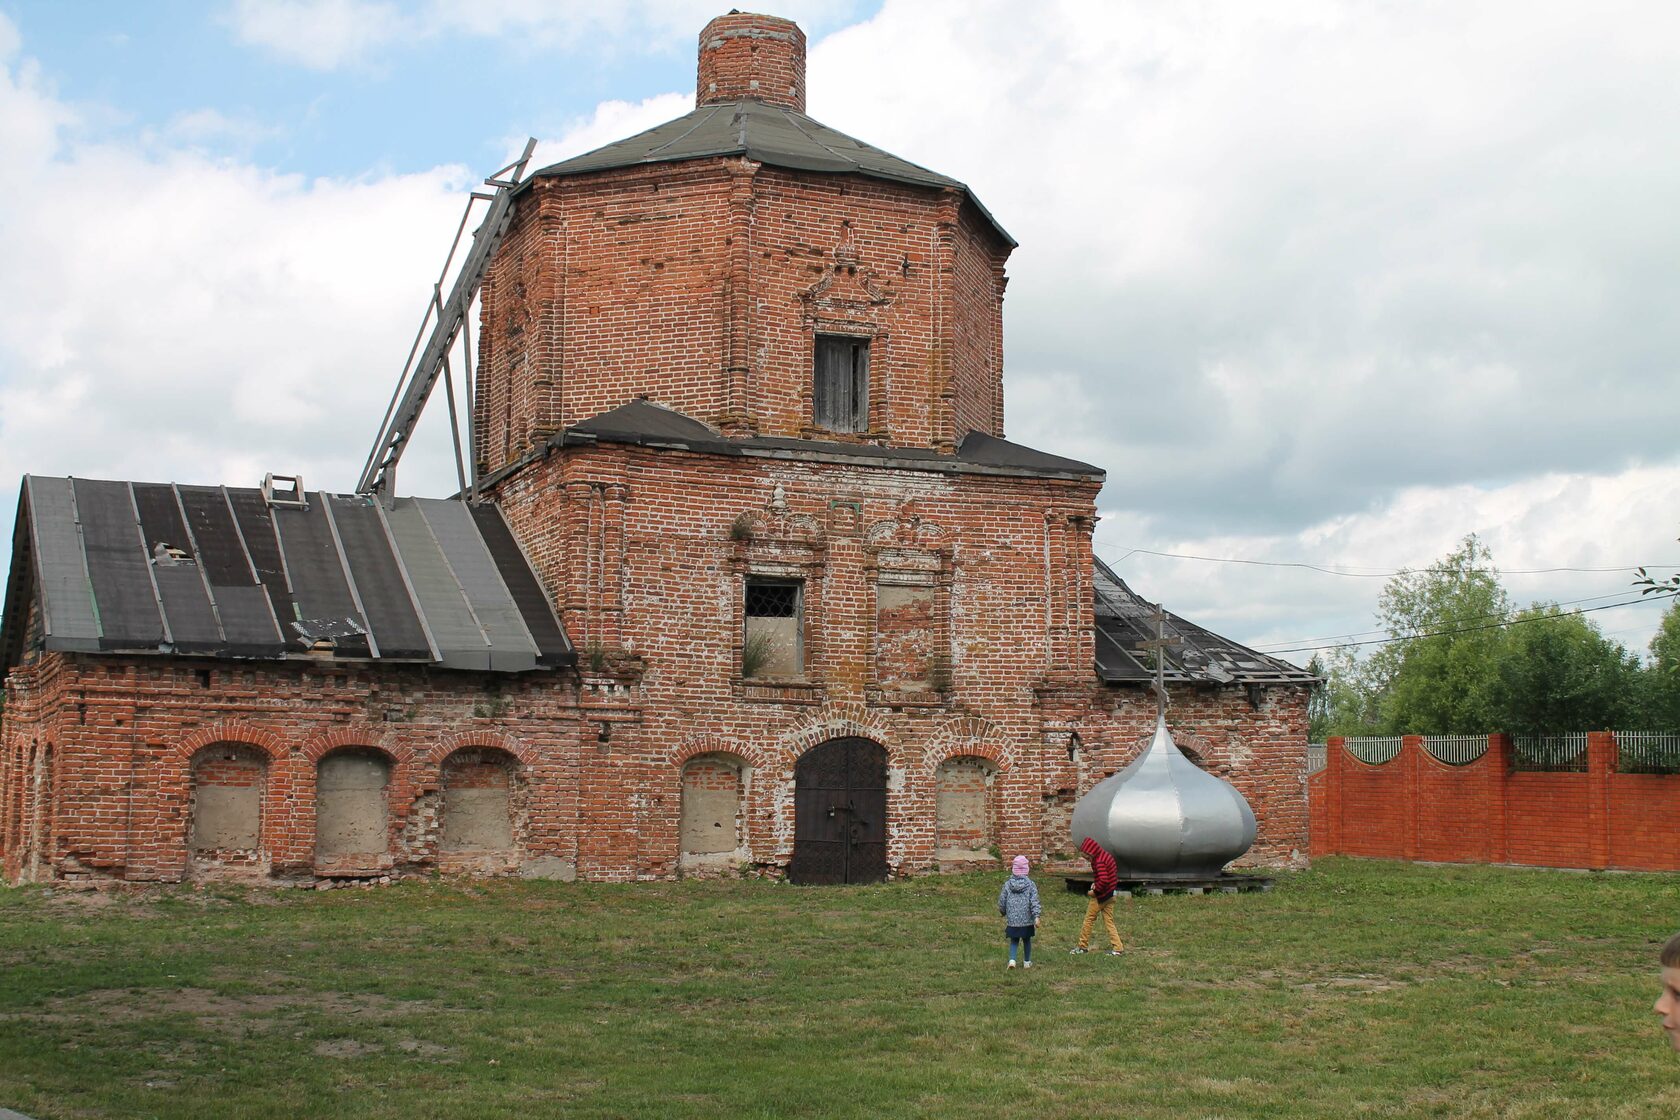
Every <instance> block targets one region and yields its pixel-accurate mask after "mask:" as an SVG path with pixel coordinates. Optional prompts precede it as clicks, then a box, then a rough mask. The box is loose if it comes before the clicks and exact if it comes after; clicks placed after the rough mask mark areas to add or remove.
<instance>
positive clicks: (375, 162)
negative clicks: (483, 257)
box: [0, 0, 879, 177]
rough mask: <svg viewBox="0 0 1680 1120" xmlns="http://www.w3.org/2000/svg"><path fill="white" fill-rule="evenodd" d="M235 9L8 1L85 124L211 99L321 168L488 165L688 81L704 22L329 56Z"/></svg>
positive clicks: (847, 11)
mask: <svg viewBox="0 0 1680 1120" xmlns="http://www.w3.org/2000/svg"><path fill="white" fill-rule="evenodd" d="M577 6H578V5H573V7H577ZM370 7H372V6H371V5H370ZM554 7H557V8H561V7H564V5H555V6H554ZM878 7H879V4H876V3H836V4H828V5H822V6H821V8H820V9H819V11H820V14H819V15H818V17H817V18H814V19H811V18H807V19H806V21H805V27H806V29H807V31H808V33H810V34H813V35H818V34H822V33H824V32H826V31H829V30H832V29H833V28H834V27H836V26H839V25H843V24H847V23H853V22H857V21H859V20H861V19H866V18H868V16H870V15H872V14H873V13H874V11H875V10H876V9H878ZM306 10H307V8H306V7H304V6H300V11H299V15H298V18H299V19H300V20H302V19H304V18H305V15H304V12H305V11H306ZM407 10H408V11H409V12H411V13H414V14H416V15H418V14H419V13H420V12H422V11H423V10H424V6H421V5H412V6H409V8H408V9H407ZM698 10H700V11H705V10H706V9H698ZM721 10H723V9H720V11H721ZM238 11H239V9H238V8H237V7H236V6H235V5H232V4H227V3H203V2H198V3H190V2H185V0H145V2H142V3H132V2H130V3H117V2H110V0H78V2H75V3H64V2H62V0H59V2H30V3H16V2H7V3H0V12H4V13H5V14H6V15H7V16H8V17H9V18H10V19H11V22H12V23H13V25H14V26H15V28H16V29H17V32H18V34H19V35H20V37H21V38H22V39H23V41H24V43H25V44H26V45H27V49H28V53H29V54H30V55H31V56H33V57H34V58H36V59H37V60H38V61H39V62H40V64H41V66H42V67H43V69H44V70H45V72H46V73H47V74H48V76H49V77H50V80H51V81H52V83H53V85H54V86H55V87H56V90H57V92H58V94H59V95H60V96H61V97H63V98H64V99H65V100H67V101H70V102H74V103H80V104H84V105H88V106H95V107H97V113H96V114H95V116H96V120H95V121H94V122H93V123H92V125H91V127H89V128H88V129H87V130H86V131H85V132H84V133H83V136H84V137H85V138H87V139H103V138H110V137H122V136H131V135H135V134H138V133H144V132H147V131H151V132H154V133H162V132H165V131H167V130H168V129H169V128H170V126H171V124H172V123H173V122H177V121H178V120H180V119H181V118H183V117H187V116H190V115H192V114H195V113H200V112H202V111H203V110H205V109H207V108H208V109H213V110H215V111H216V112H217V113H220V114H222V115H224V116H225V117H227V118H228V119H229V120H231V121H233V122H240V123H242V124H244V125H245V126H246V129H245V130H244V131H233V132H229V133H226V134H223V135H220V136H217V137H215V138H213V139H211V138H206V140H207V141H208V142H209V143H210V144H212V145H213V146H214V147H215V148H216V149H217V150H219V151H221V152H224V153H226V154H228V155H230V156H237V157H240V158H245V159H249V160H251V161H253V162H255V163H258V164H262V165H265V166H270V167H276V168H284V169H285V170H287V171H293V172H297V173H301V174H304V175H308V176H317V175H330V176H345V177H356V176H360V175H366V174H370V173H388V172H395V173H405V172H414V171H423V170H425V169H428V168H431V167H435V166H437V165H438V164H440V163H443V164H447V163H456V164H461V165H463V166H466V167H472V168H479V167H488V166H490V165H493V164H494V162H495V160H496V159H497V158H498V157H499V156H501V155H502V153H503V148H504V146H505V143H504V142H505V139H506V138H507V137H510V136H515V135H524V133H525V132H526V131H529V132H532V133H535V134H539V135H559V134H560V133H561V132H562V131H563V130H564V129H565V128H566V127H567V126H568V125H569V124H570V123H571V122H572V121H573V120H575V119H576V118H577V117H579V116H580V115H586V114H588V113H591V112H592V111H593V110H594V108H595V105H596V104H597V103H598V102H599V101H602V100H605V99H607V98H616V99H619V100H625V101H639V100H641V99H643V98H647V97H651V96H654V95H656V94H660V93H668V92H671V91H673V90H677V91H682V90H687V89H688V88H689V87H690V86H692V84H693V80H694V77H693V75H694V45H693V44H694V37H695V35H696V34H697V33H698V31H699V26H698V25H696V26H694V27H693V28H689V29H685V30H678V29H676V28H674V27H653V28H648V27H646V26H644V27H643V28H642V29H641V30H640V31H639V32H638V31H636V30H631V31H629V32H628V33H605V32H603V33H601V34H599V35H596V36H593V40H594V44H595V49H587V50H580V49H575V47H573V46H572V45H571V44H567V46H566V47H565V48H564V49H563V50H557V49H555V48H554V47H552V46H549V45H545V44H543V43H540V42H539V43H533V42H531V41H530V40H527V39H525V38H522V37H520V36H518V35H515V34H494V35H486V34H475V33H472V32H471V31H468V30H465V29H460V28H447V27H445V28H441V29H439V30H438V31H436V32H435V33H427V34H422V35H419V36H416V37H414V38H405V39H402V40H399V41H395V42H389V43H385V44H382V45H380V46H377V47H373V48H370V49H369V50H367V51H366V52H365V53H359V54H357V55H356V56H355V57H354V58H353V59H351V60H349V61H347V62H346V63H345V64H343V65H336V66H332V67H326V66H320V65H308V64H305V63H304V62H301V61H300V60H299V58H298V56H297V55H296V54H292V53H286V52H284V51H276V50H275V49H273V48H272V47H271V46H266V45H264V44H262V43H260V42H251V41H250V40H249V37H248V36H245V35H242V34H241V31H240V19H239V16H238ZM702 18H703V17H702Z"/></svg>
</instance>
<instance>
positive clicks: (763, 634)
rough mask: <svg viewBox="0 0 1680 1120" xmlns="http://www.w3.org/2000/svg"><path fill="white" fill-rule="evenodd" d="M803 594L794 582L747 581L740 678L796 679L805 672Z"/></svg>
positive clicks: (799, 584) (798, 583)
mask: <svg viewBox="0 0 1680 1120" xmlns="http://www.w3.org/2000/svg"><path fill="white" fill-rule="evenodd" d="M804 590H805V586H804V584H802V583H800V582H799V581H798V580H772V579H749V580H747V586H746V611H745V614H746V627H745V633H744V634H743V636H742V637H743V641H742V645H741V675H742V676H743V677H797V676H799V675H801V674H802V673H803V672H804V671H805V650H804V642H803V640H802V639H803V630H804V626H803V622H804V602H803V599H804Z"/></svg>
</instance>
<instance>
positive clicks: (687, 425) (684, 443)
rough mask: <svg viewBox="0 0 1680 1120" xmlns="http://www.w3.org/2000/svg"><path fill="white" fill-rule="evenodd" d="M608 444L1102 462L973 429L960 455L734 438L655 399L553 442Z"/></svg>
mask: <svg viewBox="0 0 1680 1120" xmlns="http://www.w3.org/2000/svg"><path fill="white" fill-rule="evenodd" d="M594 442H608V443H630V444H638V445H640V446H644V447H662V448H671V449H675V450H683V451H695V452H701V453H704V454H709V455H737V456H743V457H765V458H782V459H793V460H807V461H816V462H831V461H840V460H845V461H863V462H867V463H873V464H876V465H879V466H888V467H899V468H902V469H907V470H944V471H958V472H970V473H982V474H1009V475H1028V476H1033V477H1042V476H1045V475H1051V476H1057V477H1072V478H1086V479H1098V480H1100V479H1102V478H1103V477H1104V472H1103V469H1102V468H1101V467H1094V466H1092V465H1091V464H1090V463H1081V462H1080V461H1078V460H1077V459H1064V458H1063V457H1062V456H1060V455H1051V454H1050V453H1048V452H1045V451H1038V450H1035V449H1034V448H1031V447H1025V446H1023V445H1021V444H1019V443H1011V442H1010V441H1009V440H1006V439H998V438H997V437H995V436H989V435H986V434H984V433H982V432H970V433H968V435H966V436H964V437H963V440H962V442H961V443H959V444H958V445H957V450H956V453H955V454H947V453H945V452H942V451H933V450H930V449H928V448H922V447H878V446H876V445H875V444H872V443H842V442H839V441H830V440H815V439H782V438H778V437H774V436H752V437H749V438H745V439H732V438H730V437H728V436H725V435H723V434H722V433H720V432H719V431H718V430H717V429H716V428H713V427H711V426H710V425H707V424H703V423H701V422H700V421H699V420H696V419H694V418H693V417H691V416H687V415H685V414H684V413H681V412H678V411H676V410H675V409H673V408H667V407H665V406H664V405H662V404H655V403H653V402H652V401H645V400H634V401H631V402H630V403H629V404H625V405H620V406H619V407H618V408H615V409H612V410H611V411H608V412H603V413H601V414H600V415H599V416H593V417H591V418H590V419H588V420H584V421H582V422H580V423H577V424H574V425H572V426H571V427H570V428H567V429H566V430H565V431H564V432H561V433H559V434H558V435H556V436H554V437H553V438H552V439H551V440H550V444H551V445H554V446H569V445H576V444H583V443H594Z"/></svg>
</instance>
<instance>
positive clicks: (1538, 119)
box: [0, 0, 1680, 659]
mask: <svg viewBox="0 0 1680 1120" xmlns="http://www.w3.org/2000/svg"><path fill="white" fill-rule="evenodd" d="M723 10H725V8H724V6H721V5H715V4H711V3H705V4H702V3H699V2H697V0H622V2H620V3H614V4H585V3H578V2H574V0H425V2H423V3H413V4H403V3H396V2H394V0H266V2H261V3H259V2H257V0H215V2H204V3H185V2H179V0H164V2H148V3H123V4H118V3H75V4H71V3H33V2H31V3H23V2H18V0H0V153H3V154H4V158H0V518H4V519H7V520H9V519H10V518H11V517H12V506H13V504H14V503H15V499H16V493H17V480H18V479H19V478H20V477H21V476H22V475H23V474H24V473H26V472H34V473H38V474H77V475H82V476H86V477H105V478H127V479H136V480H151V481H165V480H172V481H180V482H220V483H227V484H233V485H252V484H255V483H256V482H257V481H258V480H260V478H261V477H262V474H263V473H264V472H266V471H276V472H281V473H295V472H301V473H303V474H304V475H305V477H306V479H307V480H308V482H309V484H310V485H311V486H314V487H325V488H329V489H336V490H347V489H350V488H352V487H353V486H354V483H355V478H356V474H357V471H358V469H359V467H360V465H361V461H362V459H363V457H364V456H365V455H366V452H367V448H368V446H369V445H370V444H371V442H372V440H373V437H374V434H375V428H376V427H377V422H378V418H379V416H380V414H381V413H382V412H383V409H384V406H385V401H386V399H387V397H388V396H389V394H390V391H391V387H392V385H393V384H394V382H395V379H396V376H397V373H398V371H399V370H400V368H401V364H402V358H403V355H405V354H406V353H407V351H408V347H409V343H410V341H411V340H412V338H413V335H414V331H415V329H416V327H417V326H418V323H419V319H420V313H421V310H422V308H423V306H424V302H425V300H426V298H427V294H428V292H429V289H430V286H431V283H432V281H433V279H434V277H435V274H436V271H437V269H438V267H439V265H440V264H441V262H442V259H443V255H444V252H445V250H446V249H447V247H448V242H449V238H450V236H451V235H452V233H453V231H454V229H455V224H456V222H457V220H458V218H459V216H460V211H461V207H462V205H463V203H464V199H465V194H466V192H467V191H468V190H469V189H470V188H471V187H472V185H473V184H474V183H475V182H476V181H477V179H479V178H482V177H483V176H484V175H486V174H488V173H489V172H491V171H494V170H495V169H496V168H498V167H499V166H501V165H502V164H503V163H504V162H506V160H507V159H508V158H510V157H511V155H512V154H513V153H514V152H516V151H517V150H518V148H519V147H520V145H521V144H522V143H523V141H524V139H525V137H527V136H535V137H537V138H538V139H539V147H538V149H537V154H536V163H537V165H538V166H541V165H542V164H544V163H548V162H553V161H555V160H558V159H561V158H564V157H565V156H567V155H570V154H574V153H576V152H581V151H585V150H588V149H589V148H592V147H596V146H599V145H601V144H604V143H607V142H610V141H612V140H615V139H618V138H621V137H623V136H627V135H630V134H632V133H634V132H636V131H639V130H641V129H643V128H647V127H651V126H652V125H655V124H658V123H660V122H662V121H664V120H668V119H670V118H672V117H675V116H678V115H680V114H681V113H683V112H685V111H687V109H688V108H689V107H690V106H691V105H692V103H693V101H692V98H693V88H692V87H693V82H694V52H695V41H696V37H697V35H698V32H699V30H700V28H701V27H702V26H703V25H704V24H705V22H706V20H707V19H709V18H710V17H711V16H713V15H716V14H719V13H720V12H721V11H723ZM773 10H775V11H776V12H777V13H778V14H783V15H787V16H790V17H792V18H795V19H798V20H799V21H800V23H801V25H802V26H803V27H804V28H805V30H806V32H807V35H808V37H809V40H810V72H809V83H808V84H809V101H810V110H811V113H812V115H813V116H815V117H817V118H818V119H819V120H822V121H824V122H825V123H827V124H829V125H832V126H834V127H836V128H839V129H841V130H842V131H845V132H848V133H850V134H852V135H855V136H858V137H860V138H862V139H865V140H868V141H870V142H871V143H874V144H876V145H878V146H880V147H882V148H885V149H887V150H888V151H891V152H895V153H897V154H899V155H901V156H904V157H905V158H908V159H911V160H913V161H915V162H918V163H921V164H924V165H926V166H929V167H932V168H934V169H936V170H939V171H941V172H944V173H946V174H949V175H952V176H954V177H956V178H958V179H961V180H963V181H965V182H967V183H968V184H969V185H970V186H971V187H972V188H973V189H974V190H975V192H976V193H977V194H978V196H979V197H980V198H981V199H982V200H983V201H984V202H985V204H986V205H987V206H988V207H989V208H990V209H991V211H992V212H993V213H994V214H996V215H997V217H998V219H999V220H1000V221H1001V222H1002V224H1003V225H1004V226H1005V228H1007V229H1008V230H1009V231H1010V232H1011V233H1012V234H1013V235H1014V236H1015V237H1016V238H1017V239H1018V240H1019V241H1020V248H1019V249H1018V250H1017V251H1016V252H1015V254H1014V256H1013V257H1012V258H1011V260H1010V265H1009V271H1010V285H1009V291H1008V299H1007V302H1006V305H1005V391H1006V397H1007V404H1006V435H1007V436H1008V437H1009V438H1011V439H1014V440H1017V441H1019V442H1022V443H1026V444H1028V445H1031V446H1037V447H1042V448H1044V449H1045V450H1048V451H1052V452H1056V453H1059V454H1064V455H1069V456H1073V457H1075V458H1080V459H1084V460H1086V461H1089V462H1094V463H1097V464H1099V465H1102V466H1104V467H1106V468H1107V469H1108V471H1109V482H1108V485H1107V486H1106V487H1105V489H1104V491H1103V495H1102V499H1101V503H1100V506H1101V514H1102V521H1101V523H1100V524H1099V526H1098V529H1097V535H1096V544H1097V549H1098V552H1099V554H1100V555H1102V556H1103V557H1104V558H1105V559H1107V560H1109V561H1110V562H1111V563H1112V564H1114V565H1115V566H1116V567H1117V568H1118V570H1119V571H1120V573H1121V575H1123V576H1124V577H1125V578H1127V579H1128V580H1130V581H1131V582H1132V583H1133V584H1134V586H1135V587H1137V589H1138V590H1139V591H1140V592H1141V593H1142V594H1144V595H1146V596H1149V597H1151V598H1154V599H1158V600H1161V601H1163V602H1164V603H1165V604H1166V605H1167V606H1168V607H1169V608H1170V609H1172V610H1175V611H1177V612H1179V613H1181V614H1184V615H1186V616H1188V617H1191V618H1193V619H1195V620H1197V621H1198V622H1201V623H1203V624H1204V625H1208V626H1211V627H1213V628H1214V629H1216V630H1219V631H1220V632H1222V633H1225V634H1228V635H1230V636H1231V637H1233V638H1236V639H1238V640H1241V641H1245V642H1248V643H1250V644H1253V645H1255V646H1257V647H1260V648H1267V649H1283V648H1294V647H1296V646H1300V645H1304V644H1307V643H1308V642H1309V640H1313V639H1328V638H1333V637H1335V636H1338V635H1347V634H1354V633H1359V632H1365V631H1369V630H1370V629H1371V627H1372V621H1371V619H1372V612H1373V609H1374V606H1375V603H1376V596H1377V592H1378V590H1379V589H1380V587H1381V584H1382V580H1383V578H1384V573H1388V572H1392V571H1394V570H1395V569H1397V568H1399V567H1401V566H1412V567H1416V566H1421V565H1424V564H1427V563H1429V562H1430V561H1432V560H1434V559H1436V558H1438V557H1440V556H1442V555H1444V554H1446V553H1447V552H1448V551H1450V550H1451V549H1452V548H1453V547H1454V545H1455V544H1456V543H1457V542H1458V541H1459V540H1460V539H1461V538H1462V537H1463V536H1464V535H1466V534H1467V533H1471V532H1474V533H1477V534H1479V535H1480V536H1481V537H1482V539H1483V540H1484V541H1485V542H1486V543H1487V544H1488V545H1489V546H1490V547H1491V548H1492V550H1493V554H1494V557H1495V560H1496V561H1497V562H1498V563H1499V564H1500V566H1501V567H1502V568H1504V569H1506V570H1507V571H1508V572H1510V573H1511V574H1510V575H1509V577H1508V578H1507V584H1508V586H1509V587H1510V589H1511V591H1512V594H1513V596H1514V597H1515V598H1516V599H1517V600H1518V601H1519V602H1524V603H1526V602H1528V601H1530V600H1534V599H1548V600H1555V601H1559V602H1562V603H1565V604H1580V605H1583V606H1599V605H1603V604H1607V603H1616V602H1619V601H1620V600H1621V599H1625V598H1627V597H1628V596H1627V595H1626V594H1625V593H1626V591H1627V590H1628V585H1629V581H1630V579H1631V578H1632V577H1631V574H1630V569H1631V568H1632V567H1633V566H1635V565H1638V564H1645V565H1674V564H1676V563H1680V544H1676V542H1675V537H1676V535H1677V534H1680V502H1677V501H1676V495H1677V494H1680V443H1677V441H1676V440H1675V437H1674V433H1675V432H1676V431H1677V430H1680V394H1676V393H1675V392H1674V391H1673V386H1674V385H1675V384H1676V383H1680V370H1677V369H1676V366H1677V363H1680V315H1676V314H1675V313H1674V308H1675V307H1677V306H1680V264H1677V262H1680V208H1677V207H1676V206H1675V205H1674V203H1673V200H1674V199H1675V198H1676V197H1680V146H1677V145H1676V144H1675V143H1674V137H1675V136H1677V135H1680V82H1676V81H1675V80H1674V75H1675V74H1676V73H1680V6H1677V5H1673V4H1671V3H1667V2H1659V0H1607V2H1606V3H1603V4H1599V5H1595V6H1593V7H1592V8H1591V10H1588V9H1587V8H1586V7H1585V6H1583V5H1580V4H1579V3H1577V2H1573V0H1480V2H1478V3H1474V4H1464V3H1461V2H1456V0H1416V2H1415V3H1409V4H1406V5H1372V4H1367V3H1355V2H1351V0H1350V2H1346V3H1339V2H1335V0H1275V2H1271V3H1267V4H1264V5H1256V4H1250V3H1244V2H1239V0H1184V2H1182V3H1174V4H1159V3H1153V2H1145V0H1137V2H1129V0H1112V2H1098V0H1085V2H1080V0H1044V2H1043V3H1040V4H1037V5H1034V6H1033V7H1032V8H1031V16H1030V18H1029V17H1023V15H1022V13H1023V11H1025V10H1026V9H1025V8H1024V7H1023V6H1022V5H1020V4H1018V3H1014V2H1011V0H879V2H872V3H848V2H846V0H790V2H789V3H787V4H782V5H778V6H777V7H776V8H775V9H773ZM446 446H447V441H446V438H445V433H444V431H443V429H442V426H441V425H440V424H438V423H436V422H435V421H434V420H433V418H431V417H428V418H427V421H426V422H425V423H423V424H422V426H421V431H420V433H419V435H418V436H417V439H416V442H415V444H414V445H413V447H412V449H411V450H410V452H409V457H408V459H406V460H405V462H404V479H403V484H402V488H403V489H405V490H409V491H415V492H429V493H444V492H447V491H448V490H449V488H450V487H451V484H452V475H453V470H452V467H451V466H450V463H449V457H448V455H447V453H446ZM1163 554H1173V555H1163ZM1186 557H1209V558H1213V559H1187V558H1186ZM1235 561H1241V563H1237V562H1235ZM1256 562H1257V563H1256ZM1299 564H1311V565H1315V566H1317V567H1319V568H1327V569H1332V570H1333V572H1332V574H1327V573H1325V572H1322V571H1313V570H1311V569H1309V568H1303V567H1291V566H1287V565H1299ZM1559 569H1567V570H1559ZM1668 570H1672V569H1671V568H1670V569H1668ZM1659 613H1660V608H1658V607H1655V606H1652V605H1651V604H1649V603H1647V604H1642V605H1632V606H1622V607H1616V608H1615V609H1612V610H1606V611H1602V612H1598V613H1595V614H1593V615H1592V616H1591V617H1593V618H1594V619H1595V620H1597V621H1598V622H1599V623H1600V624H1601V625H1602V626H1603V627H1604V629H1605V630H1606V631H1607V632H1609V633H1611V634H1612V635H1614V636H1616V637H1617V638H1618V639H1620V640H1622V641H1624V642H1626V643H1627V644H1628V645H1629V646H1630V647H1631V648H1635V649H1642V648H1643V646H1644V644H1645V642H1646V641H1647V640H1648V638H1649V635H1650V633H1651V631H1652V628H1653V627H1654V625H1655V623H1656V620H1657V617H1658V615H1659ZM1300 656H1301V657H1302V658H1303V659H1304V657H1305V656H1306V654H1305V653H1303V654H1301V655H1300Z"/></svg>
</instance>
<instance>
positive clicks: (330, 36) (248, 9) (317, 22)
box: [224, 0, 420, 70]
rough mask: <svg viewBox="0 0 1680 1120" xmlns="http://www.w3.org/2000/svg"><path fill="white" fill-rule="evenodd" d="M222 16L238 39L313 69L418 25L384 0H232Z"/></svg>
mask: <svg viewBox="0 0 1680 1120" xmlns="http://www.w3.org/2000/svg"><path fill="white" fill-rule="evenodd" d="M224 19H225V22H226V23H227V24H228V25H229V26H230V27H231V28H232V29H233V31H234V34H235V36H236V37H237V38H238V39H239V40H240V41H241V42H244V43H248V44H250V45H252V46H258V47H264V48H266V49H268V50H270V51H272V52H273V53H274V54H276V55H278V56H279V57H281V58H284V59H286V60H287V61H290V62H295V63H297V64H298V65H300V66H307V67H310V68H311V69H315V70H332V69H336V68H338V67H340V66H344V65H346V64H349V63H352V62H356V61H359V60H361V59H362V58H363V57H364V56H366V55H367V54H368V53H369V52H371V51H373V50H375V49H377V48H379V47H381V46H383V45H385V44H386V43H389V42H391V41H393V40H398V39H405V38H410V37H412V36H414V35H416V34H418V33H419V30H420V29H419V27H418V26H417V25H416V23H415V22H414V21H413V20H411V19H410V18H408V17H406V16H405V15H404V14H403V11H402V9H400V8H399V7H398V6H397V5H396V4H392V3H386V2H384V0H234V4H233V6H232V8H230V9H229V10H228V11H227V13H226V14H225V16H224Z"/></svg>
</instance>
